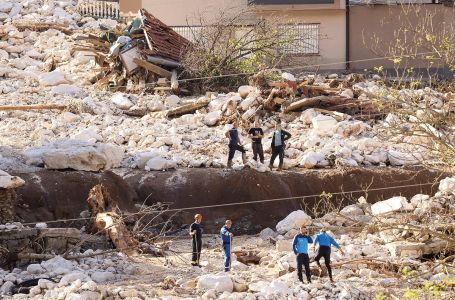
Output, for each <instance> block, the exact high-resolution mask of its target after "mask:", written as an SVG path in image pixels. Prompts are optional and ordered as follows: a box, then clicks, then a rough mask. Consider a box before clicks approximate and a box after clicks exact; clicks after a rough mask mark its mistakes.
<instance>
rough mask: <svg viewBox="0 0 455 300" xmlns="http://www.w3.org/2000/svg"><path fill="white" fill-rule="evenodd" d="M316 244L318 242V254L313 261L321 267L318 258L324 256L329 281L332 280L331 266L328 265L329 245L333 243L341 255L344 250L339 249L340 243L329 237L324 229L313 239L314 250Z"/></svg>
mask: <svg viewBox="0 0 455 300" xmlns="http://www.w3.org/2000/svg"><path fill="white" fill-rule="evenodd" d="M318 244H319V249H318V254H317V255H316V257H315V258H314V261H316V263H317V264H318V266H319V268H321V264H320V263H319V260H320V259H321V257H324V262H325V266H326V267H327V272H328V273H329V277H330V281H331V282H333V277H332V267H331V266H330V252H331V246H332V245H334V246H335V247H336V248H338V249H339V250H340V251H341V254H342V255H344V252H343V250H341V247H340V245H338V243H337V242H336V241H335V240H334V239H333V237H331V236H330V235H328V234H327V232H326V230H325V229H322V230H321V232H320V233H319V234H318V235H317V236H316V238H315V239H314V248H315V250H316V245H318ZM315 252H316V251H315Z"/></svg>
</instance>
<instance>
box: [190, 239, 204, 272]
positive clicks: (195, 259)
mask: <svg viewBox="0 0 455 300" xmlns="http://www.w3.org/2000/svg"><path fill="white" fill-rule="evenodd" d="M201 250H202V239H195V238H193V255H192V256H191V264H192V265H193V266H199V259H200V258H201Z"/></svg>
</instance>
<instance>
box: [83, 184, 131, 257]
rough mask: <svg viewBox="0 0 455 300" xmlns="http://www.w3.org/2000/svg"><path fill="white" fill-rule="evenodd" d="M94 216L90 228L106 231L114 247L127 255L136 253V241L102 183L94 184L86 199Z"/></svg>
mask: <svg viewBox="0 0 455 300" xmlns="http://www.w3.org/2000/svg"><path fill="white" fill-rule="evenodd" d="M87 202H88V204H89V210H90V213H91V215H92V217H94V219H95V221H94V222H93V221H92V224H91V228H90V230H91V231H92V232H94V233H98V232H106V234H107V236H108V237H109V238H110V240H111V241H112V243H113V244H114V245H115V247H116V248H117V249H118V250H119V251H121V252H123V253H125V254H126V255H128V256H133V255H136V254H137V249H138V244H139V243H138V241H137V240H136V239H135V238H133V237H132V235H131V234H130V232H129V230H128V229H127V228H126V225H125V223H124V222H123V219H122V217H121V214H120V212H119V209H118V205H117V203H115V201H114V200H113V199H112V198H111V197H110V195H109V193H108V192H107V190H106V188H105V187H104V186H103V185H102V184H98V185H96V186H94V187H93V188H92V189H91V190H90V192H89V196H88V199H87Z"/></svg>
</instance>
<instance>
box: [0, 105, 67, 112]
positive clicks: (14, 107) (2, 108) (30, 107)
mask: <svg viewBox="0 0 455 300" xmlns="http://www.w3.org/2000/svg"><path fill="white" fill-rule="evenodd" d="M66 108H67V106H66V105H63V104H32V105H3V106H0V111H13V110H45V109H58V110H64V109H66Z"/></svg>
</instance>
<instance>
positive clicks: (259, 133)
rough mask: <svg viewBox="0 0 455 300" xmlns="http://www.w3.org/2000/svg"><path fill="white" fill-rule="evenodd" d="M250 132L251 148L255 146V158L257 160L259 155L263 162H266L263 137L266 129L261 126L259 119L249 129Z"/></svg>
mask: <svg viewBox="0 0 455 300" xmlns="http://www.w3.org/2000/svg"><path fill="white" fill-rule="evenodd" d="M248 134H249V135H250V137H251V140H252V142H251V148H253V159H254V161H257V159H258V155H259V160H260V161H261V163H262V164H263V163H264V150H263V149H262V138H263V137H264V131H263V130H262V128H261V127H259V121H256V122H254V127H252V128H250V130H248Z"/></svg>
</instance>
